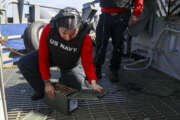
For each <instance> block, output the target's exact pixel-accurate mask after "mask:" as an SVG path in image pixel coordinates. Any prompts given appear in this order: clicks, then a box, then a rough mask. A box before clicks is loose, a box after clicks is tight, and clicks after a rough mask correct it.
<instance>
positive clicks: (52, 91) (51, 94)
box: [44, 80, 56, 99]
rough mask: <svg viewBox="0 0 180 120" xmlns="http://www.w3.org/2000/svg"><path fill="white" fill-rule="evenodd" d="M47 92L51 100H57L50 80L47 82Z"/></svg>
mask: <svg viewBox="0 0 180 120" xmlns="http://www.w3.org/2000/svg"><path fill="white" fill-rule="evenodd" d="M44 83H45V92H46V93H47V94H48V96H49V97H50V98H51V99H55V98H56V96H55V89H54V87H53V85H52V84H51V82H50V81H49V80H45V82H44Z"/></svg>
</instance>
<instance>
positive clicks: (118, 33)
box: [95, 0, 144, 82]
mask: <svg viewBox="0 0 180 120" xmlns="http://www.w3.org/2000/svg"><path fill="white" fill-rule="evenodd" d="M97 1H99V2H100V7H101V12H102V14H101V15H100V19H99V22H98V25H97V28H96V40H95V41H96V56H95V66H96V73H97V76H98V78H99V79H100V78H101V69H102V65H103V64H104V61H105V55H106V51H107V50H106V49H107V45H108V41H109V38H110V37H111V38H112V45H113V51H112V58H111V62H110V66H109V67H110V75H109V76H110V80H111V81H112V82H118V81H119V75H118V70H119V69H120V64H121V56H122V52H123V41H124V34H123V33H124V31H125V30H126V28H127V27H128V25H130V26H131V25H134V24H136V23H137V21H138V19H139V15H140V14H141V12H142V10H143V2H144V0H97ZM132 5H133V7H134V9H133V14H132V15H131V7H132Z"/></svg>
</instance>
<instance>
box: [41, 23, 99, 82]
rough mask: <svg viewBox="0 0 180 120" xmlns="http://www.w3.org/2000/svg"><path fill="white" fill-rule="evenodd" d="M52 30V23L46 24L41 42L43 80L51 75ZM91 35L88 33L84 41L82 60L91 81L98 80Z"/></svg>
mask: <svg viewBox="0 0 180 120" xmlns="http://www.w3.org/2000/svg"><path fill="white" fill-rule="evenodd" d="M49 31H50V25H49V24H48V25H46V26H45V27H44V29H43V31H42V34H41V38H40V43H39V68H40V72H41V77H42V80H47V79H49V78H50V77H51V75H50V62H49V48H48V44H47V38H48V35H49ZM92 47H93V46H92V41H91V38H90V36H89V35H88V34H87V35H86V37H85V38H84V40H83V43H82V49H81V62H82V66H83V68H84V71H85V74H86V76H87V77H88V81H89V83H91V81H92V80H97V77H96V73H95V67H94V64H93V48H92Z"/></svg>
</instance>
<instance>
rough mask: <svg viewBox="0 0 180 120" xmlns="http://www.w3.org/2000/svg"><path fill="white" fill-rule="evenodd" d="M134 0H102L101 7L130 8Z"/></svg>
mask: <svg viewBox="0 0 180 120" xmlns="http://www.w3.org/2000/svg"><path fill="white" fill-rule="evenodd" d="M132 2H133V0H100V6H101V8H126V9H129V8H130V7H131V5H132Z"/></svg>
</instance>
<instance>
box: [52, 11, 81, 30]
mask: <svg viewBox="0 0 180 120" xmlns="http://www.w3.org/2000/svg"><path fill="white" fill-rule="evenodd" d="M53 19H54V21H55V23H56V27H57V28H59V27H64V28H67V29H75V28H79V27H80V26H81V24H82V20H81V16H80V14H79V12H78V11H77V10H76V9H75V8H71V7H66V8H64V9H61V10H60V11H59V13H58V14H57V15H56V16H55V17H54V18H53Z"/></svg>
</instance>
